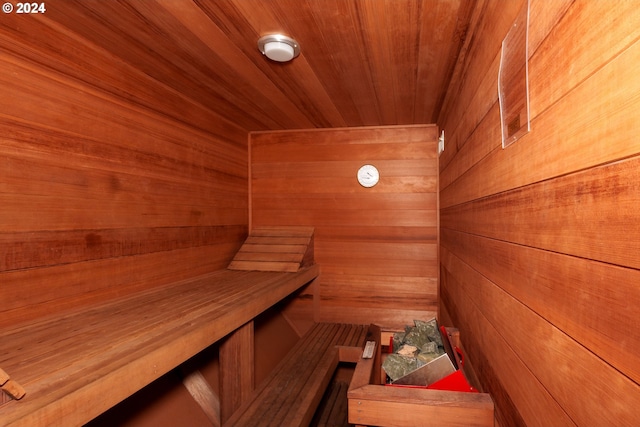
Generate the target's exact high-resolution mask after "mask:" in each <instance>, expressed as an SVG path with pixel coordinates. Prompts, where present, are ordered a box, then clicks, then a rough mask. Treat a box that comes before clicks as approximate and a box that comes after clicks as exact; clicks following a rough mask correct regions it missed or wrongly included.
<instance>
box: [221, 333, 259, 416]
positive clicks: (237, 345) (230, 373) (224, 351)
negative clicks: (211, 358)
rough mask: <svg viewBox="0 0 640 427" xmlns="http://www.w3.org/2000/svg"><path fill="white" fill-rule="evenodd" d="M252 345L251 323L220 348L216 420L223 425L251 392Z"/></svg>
mask: <svg viewBox="0 0 640 427" xmlns="http://www.w3.org/2000/svg"><path fill="white" fill-rule="evenodd" d="M253 343H254V341H253V321H251V322H249V323H247V324H245V325H244V326H241V327H240V328H238V329H237V330H236V331H235V332H233V333H232V334H231V335H229V337H227V339H226V340H225V341H224V342H223V343H222V344H221V345H220V400H221V402H220V403H221V404H220V416H221V420H222V423H223V424H224V423H225V422H226V421H227V420H228V419H229V417H230V416H231V415H232V414H233V413H234V412H235V410H236V409H238V407H240V405H241V404H242V403H243V402H244V401H246V400H247V398H248V397H249V396H250V395H251V392H252V391H253V387H254V363H253V354H254V349H253Z"/></svg>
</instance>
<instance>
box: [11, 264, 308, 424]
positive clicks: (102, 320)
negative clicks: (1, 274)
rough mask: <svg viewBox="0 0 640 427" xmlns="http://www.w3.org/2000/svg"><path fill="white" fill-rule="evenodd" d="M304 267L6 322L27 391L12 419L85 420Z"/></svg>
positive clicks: (215, 276) (217, 277)
mask: <svg viewBox="0 0 640 427" xmlns="http://www.w3.org/2000/svg"><path fill="white" fill-rule="evenodd" d="M318 273H319V267H318V266H317V265H315V264H314V265H311V266H307V267H303V268H300V270H299V271H297V272H273V271H271V272H265V271H240V270H228V269H224V270H219V271H216V272H213V273H210V274H207V275H203V276H199V277H196V278H193V279H190V280H185V281H181V282H177V283H173V284H171V285H166V286H162V287H158V288H154V289H152V290H148V291H143V292H139V293H136V294H133V295H129V296H126V297H122V298H120V299H116V300H112V301H109V302H105V303H104V304H100V305H93V306H91V307H86V308H84V309H83V310H77V311H74V312H67V313H63V314H60V313H59V314H57V315H56V316H52V317H49V318H42V319H39V320H37V321H34V322H33V323H30V324H25V325H21V326H15V327H11V328H5V329H2V330H0V368H2V369H3V370H4V371H5V372H6V373H7V374H8V375H10V376H11V379H12V380H15V381H16V382H18V383H19V384H20V385H21V386H22V387H23V388H24V389H25V390H26V395H25V397H24V398H22V399H21V400H11V401H9V402H6V403H3V404H1V405H0V420H2V422H1V424H2V425H3V426H28V427H37V426H45V425H65V426H72V425H82V424H84V423H86V422H87V421H89V420H91V419H93V418H94V417H95V416H97V415H99V414H101V413H102V412H104V411H105V410H107V409H109V408H110V407H112V406H114V405H115V404H117V403H118V402H120V401H122V400H124V399H125V398H127V397H128V396H130V395H131V394H133V393H134V392H136V391H138V390H140V389H141V388H143V387H144V386H146V385H147V384H149V383H151V382H152V381H154V380H155V379H157V378H159V377H160V376H162V375H163V374H165V373H167V372H169V371H170V370H171V369H174V368H175V367H177V366H178V365H180V364H181V363H183V362H184V361H186V360H187V359H189V358H190V357H192V356H194V355H195V354H197V353H198V352H200V351H202V350H203V349H205V348H206V347H208V346H210V345H211V344H213V343H215V342H216V341H218V340H220V339H221V338H223V337H225V336H226V335H228V334H229V333H231V332H233V331H235V330H236V329H237V328H239V327H241V326H242V325H244V324H246V323H247V322H250V321H251V320H252V319H253V318H255V317H256V316H257V315H259V314H260V313H262V312H263V311H265V310H266V309H267V308H269V307H271V306H273V305H275V304H276V303H278V302H279V301H281V300H282V299H284V298H285V297H287V296H288V295H290V294H291V293H293V292H294V291H296V290H298V289H299V288H301V287H302V286H304V285H305V284H307V283H309V282H310V281H311V280H313V279H314V278H315V277H317V275H318Z"/></svg>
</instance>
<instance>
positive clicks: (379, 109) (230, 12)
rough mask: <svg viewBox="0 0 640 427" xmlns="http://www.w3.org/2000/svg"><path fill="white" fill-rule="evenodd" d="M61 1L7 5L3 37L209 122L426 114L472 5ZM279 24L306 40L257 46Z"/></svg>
mask: <svg viewBox="0 0 640 427" xmlns="http://www.w3.org/2000/svg"><path fill="white" fill-rule="evenodd" d="M53 1H54V3H52V4H51V7H49V8H48V10H47V12H46V13H45V14H42V15H40V16H33V18H34V19H32V20H29V21H28V25H23V24H24V23H25V22H27V21H26V20H22V19H20V18H21V16H19V15H17V14H8V15H7V16H5V18H7V19H3V23H2V27H1V28H0V31H1V32H2V33H4V34H5V35H7V36H9V37H10V38H12V39H14V40H15V41H16V43H14V44H12V43H10V41H9V40H10V39H9V37H8V38H6V39H5V43H4V44H2V42H0V44H1V45H2V47H3V48H5V49H6V50H7V51H8V52H11V54H12V55H17V56H22V57H25V58H28V59H29V60H30V61H33V62H34V63H37V64H39V65H41V66H42V67H46V68H48V69H50V70H52V71H53V72H54V73H61V74H64V75H69V76H71V77H73V78H74V79H76V80H77V81H78V82H80V83H81V84H82V85H86V86H87V87H92V88H94V89H95V90H97V91H100V92H107V93H110V92H117V93H118V94H119V95H120V96H122V97H123V98H126V100H127V102H131V103H135V104H137V105H139V106H141V107H142V108H143V109H153V110H156V111H161V112H162V113H165V112H166V108H165V107H166V106H171V105H173V106H174V107H175V109H173V111H170V112H168V115H170V116H172V117H175V118H179V119H180V120H183V121H185V122H186V123H189V124H191V125H193V126H196V127H200V128H202V129H206V130H212V129H215V128H218V124H219V123H220V122H223V124H222V126H224V127H229V128H232V127H234V126H238V127H240V128H241V129H245V130H268V129H306V128H314V127H341V126H363V125H394V124H403V125H404V124H420V123H432V122H434V121H435V118H436V115H437V111H438V110H439V107H440V105H441V103H442V101H443V98H444V93H445V91H446V89H447V81H448V79H449V77H450V75H451V73H452V70H453V66H454V63H455V58H456V56H457V53H458V51H459V50H460V46H461V44H462V42H463V40H464V34H465V28H466V21H467V19H468V15H469V11H470V9H471V7H472V5H473V2H471V1H468V0H453V1H451V0H426V1H419V2H415V1H411V0H365V1H363V0H348V1H344V0H327V1H326V2H323V3H318V2H315V1H303V2H299V1H297V0H278V1H273V2H271V1H270V2H263V1H255V0H249V1H248V0H225V1H188V2H184V3H183V2H175V1H171V0H152V1H144V2H140V1H135V0H126V1H107V2H104V1H100V0H87V1H84V2H81V3H76V2H68V1H63V0H53ZM433 28H437V29H438V30H437V31H432V30H431V29H433ZM278 32H281V33H285V34H288V35H291V36H292V37H294V38H295V39H296V40H297V41H298V43H299V44H300V46H302V49H301V55H300V56H299V57H298V58H296V60H294V61H293V62H291V63H289V64H278V63H274V62H272V61H270V60H268V59H267V58H266V57H264V56H263V55H262V54H261V53H260V52H259V51H258V49H257V40H258V38H259V37H260V36H262V35H264V34H268V33H278ZM49 51H54V52H57V53H58V54H59V57H57V58H55V59H54V58H52V57H51V56H50V55H49V54H48V53H47V52H49ZM43 53H45V55H44V56H42V54H43ZM109 69H117V70H118V71H119V72H118V73H114V74H110V73H105V72H104V71H105V70H109ZM150 81H152V82H150ZM160 93H163V95H159V94H160ZM170 109H171V108H170ZM163 110H164V111H163ZM222 134H223V135H224V132H222Z"/></svg>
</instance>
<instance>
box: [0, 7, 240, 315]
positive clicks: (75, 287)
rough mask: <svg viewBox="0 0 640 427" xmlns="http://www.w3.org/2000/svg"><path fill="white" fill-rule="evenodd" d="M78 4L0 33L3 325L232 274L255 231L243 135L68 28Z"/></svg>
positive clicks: (8, 20)
mask: <svg viewBox="0 0 640 427" xmlns="http://www.w3.org/2000/svg"><path fill="white" fill-rule="evenodd" d="M107 3H108V2H107ZM105 4H106V3H105ZM70 5H71V3H68V2H67V3H64V4H62V3H60V2H58V3H56V7H53V5H48V6H51V7H50V10H48V11H47V13H46V14H44V15H42V16H18V15H17V14H10V15H9V14H5V15H4V16H3V20H2V23H1V24H0V86H1V87H2V88H3V90H2V92H3V93H2V96H1V97H0V205H1V206H2V209H0V294H1V295H2V300H3V304H2V307H1V308H0V314H1V315H0V319H1V320H0V324H2V325H9V324H13V323H17V322H21V321H26V320H32V319H34V318H36V317H38V316H43V315H48V314H51V313H55V312H56V311H60V310H68V309H73V308H78V307H82V306H83V305H85V304H89V303H92V302H96V301H102V300H104V299H108V298H112V297H114V296H120V295H124V294H127V293H130V292H134V291H137V290H141V289H145V288H149V287H153V286H157V285H161V284H164V283H168V282H171V281H175V280H179V279H182V278H185V277H188V276H193V275H198V274H202V273H205V272H208V271H212V270H215V269H218V268H221V267H224V266H226V265H227V263H228V261H229V260H230V259H231V257H232V256H233V253H234V252H235V250H237V248H238V247H239V246H240V244H241V243H242V241H243V239H244V237H245V236H246V232H247V185H246V184H247V143H246V134H247V132H246V130H244V129H242V128H240V127H238V126H236V125H233V124H231V123H229V122H228V121H226V120H224V119H222V118H221V117H220V116H219V115H218V114H217V113H216V112H214V111H211V110H209V109H207V108H206V107H204V106H202V104H201V103H199V102H198V101H197V100H194V99H192V98H189V96H186V95H184V94H180V93H178V92H176V91H175V90H174V89H171V88H169V87H167V86H166V85H163V84H162V83H160V82H158V81H156V80H154V79H153V78H151V77H150V76H149V75H147V74H145V72H144V70H141V69H138V68H136V64H133V63H130V62H127V60H126V58H118V57H117V56H115V55H114V54H113V53H110V52H108V51H107V50H105V49H103V48H101V47H99V46H98V45H97V44H94V43H92V42H91V41H90V40H88V39H86V38H84V37H83V36H82V35H79V34H78V33H77V32H74V31H73V30H69V29H68V28H67V27H66V26H65V23H64V22H67V23H68V21H65V20H64V19H62V18H61V15H60V14H64V13H71V10H69V9H67V6H70ZM74 10H75V11H77V10H78V9H74ZM65 11H66V12H65ZM25 18H26V19H25ZM85 23H86V24H87V25H89V22H85ZM95 28H97V27H94V29H95ZM100 34H101V35H102V36H103V37H106V38H109V37H111V38H112V39H111V42H113V43H114V44H115V43H116V42H117V41H118V40H116V39H117V37H116V36H115V33H110V34H107V33H100ZM120 41H121V40H120Z"/></svg>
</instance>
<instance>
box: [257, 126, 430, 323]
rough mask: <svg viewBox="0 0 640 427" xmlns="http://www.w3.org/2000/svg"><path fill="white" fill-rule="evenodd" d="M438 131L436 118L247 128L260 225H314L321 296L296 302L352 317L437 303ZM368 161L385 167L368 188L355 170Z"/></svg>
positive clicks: (425, 309)
mask: <svg viewBox="0 0 640 427" xmlns="http://www.w3.org/2000/svg"><path fill="white" fill-rule="evenodd" d="M436 138H437V129H436V127H435V126H432V125H431V126H429V125H427V126H414V127H380V128H378V127H372V128H360V129H357V128H356V129H336V130H322V131H297V132H294V131H287V132H265V133H252V134H251V141H250V144H251V148H250V149H251V159H252V162H251V189H252V192H251V204H252V223H253V226H254V228H256V227H260V226H264V225H296V226H313V227H315V235H314V236H315V239H314V240H315V241H314V245H315V251H314V255H315V259H316V262H318V263H319V264H320V265H321V266H322V275H321V277H320V278H319V279H318V281H317V283H315V285H314V286H316V287H317V288H316V290H317V292H316V293H314V294H313V298H314V301H315V305H314V304H311V305H307V304H306V303H305V301H306V300H298V301H296V302H295V303H294V304H303V305H305V307H306V308H307V309H312V310H313V313H314V314H313V318H315V319H316V320H318V319H320V320H323V321H336V322H340V321H346V320H345V319H346V318H348V319H349V320H348V321H349V322H353V323H371V322H381V321H383V322H390V323H395V322H394V321H393V317H395V318H396V320H398V321H400V319H401V318H402V320H404V318H405V317H409V316H408V315H407V314H406V313H413V315H416V313H418V314H417V315H418V317H417V318H421V317H425V316H429V315H432V314H433V313H434V312H435V310H436V306H437V304H436V288H437V274H438V268H437V232H436V229H437V228H436V227H437V197H436V188H437V158H436V152H435V144H436V142H435V140H436ZM365 163H373V164H374V165H376V166H377V167H378V170H379V171H380V175H381V180H380V182H379V183H378V185H376V186H375V187H373V188H370V189H366V188H363V187H361V186H360V185H359V184H358V182H357V180H356V176H355V174H356V171H357V170H358V168H359V167H360V166H362V164H365ZM305 296H306V295H305ZM385 310H386V311H387V312H386V313H384V311H385ZM403 310H407V311H406V313H404V314H403V313H402V312H403ZM383 313H384V314H383ZM380 314H382V316H380V317H377V316H378V315H380ZM411 320H412V319H409V321H411Z"/></svg>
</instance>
